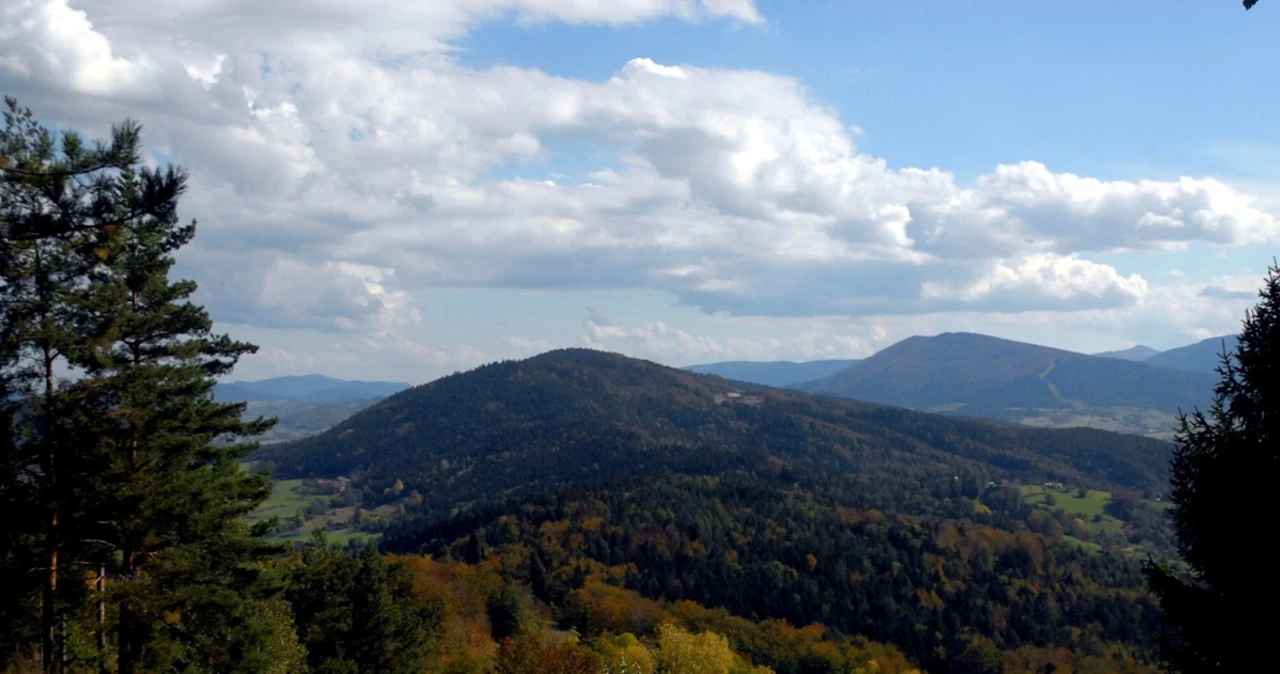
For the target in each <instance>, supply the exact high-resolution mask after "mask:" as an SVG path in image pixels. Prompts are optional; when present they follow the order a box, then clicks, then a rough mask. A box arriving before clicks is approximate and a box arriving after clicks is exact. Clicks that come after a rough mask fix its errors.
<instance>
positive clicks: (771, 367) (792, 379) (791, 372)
mask: <svg viewBox="0 0 1280 674" xmlns="http://www.w3.org/2000/svg"><path fill="white" fill-rule="evenodd" d="M857 362H858V361H856V360H810V361H805V362H800V363H795V362H791V361H785V360H780V361H772V362H753V361H745V360H733V361H726V362H723V363H707V364H705V365H690V366H688V367H686V368H684V369H686V370H689V371H690V372H697V373H699V374H714V375H718V376H721V377H724V378H725V379H732V380H734V381H745V382H747V383H750V384H760V385H762V386H776V387H784V386H791V385H792V384H799V383H801V382H806V381H813V380H815V379H822V378H823V377H826V376H829V375H832V374H835V373H836V372H839V371H840V370H843V369H845V368H847V367H849V366H850V365H853V364H854V363H857Z"/></svg>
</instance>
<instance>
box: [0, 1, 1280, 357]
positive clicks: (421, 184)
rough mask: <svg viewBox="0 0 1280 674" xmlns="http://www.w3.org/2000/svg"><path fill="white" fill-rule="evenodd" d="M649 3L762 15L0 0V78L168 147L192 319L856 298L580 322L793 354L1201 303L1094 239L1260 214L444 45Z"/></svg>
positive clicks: (747, 101) (1231, 194)
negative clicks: (808, 324)
mask: <svg viewBox="0 0 1280 674" xmlns="http://www.w3.org/2000/svg"><path fill="white" fill-rule="evenodd" d="M664 17H674V18H677V19H679V20H683V21H691V22H708V21H721V22H723V23H726V24H728V25H736V24H760V23H763V22H764V21H765V17H763V16H762V15H761V14H760V12H759V11H758V10H757V8H756V7H755V4H754V3H753V2H751V1H750V0H634V1H631V2H620V1H616V0H572V1H568V0H466V1H464V0H436V1H434V2H409V1H408V0H374V1H372V2H366V3H348V2H340V1H339V0H314V1H313V2H310V3H306V4H297V3H266V4H262V5H261V6H259V5H258V4H251V3H247V2H244V0H202V1H201V2H186V3H183V2H178V3H175V2H168V1H161V0H133V1H130V2H122V1H118V0H112V1H110V2H108V1H107V0H87V1H84V2H77V3H75V8H74V9H73V8H72V7H71V6H69V5H68V3H67V1H66V0H42V1H37V0H18V1H17V4H12V3H11V4H10V5H6V6H5V8H4V9H3V10H0V85H3V87H4V88H5V89H6V90H14V91H16V92H17V93H20V94H21V95H22V97H23V102H24V103H27V104H29V105H32V106H33V107H35V108H36V109H37V113H38V114H40V115H41V116H42V117H44V118H46V119H49V121H51V122H55V123H58V124H69V125H73V126H80V127H85V128H86V129H87V130H90V131H98V132H101V131H102V130H104V129H105V125H106V123H107V122H109V121H113V120H116V119H119V118H122V117H125V116H133V117H135V118H139V119H141V120H142V121H143V122H144V123H145V125H146V137H147V140H148V142H149V143H150V144H151V147H153V148H161V147H162V148H164V149H165V154H166V155H168V156H171V157H173V158H174V160H175V161H178V162H180V163H182V164H183V165H185V166H186V167H187V168H189V169H190V171H191V172H192V180H191V191H190V193H189V195H188V197H187V198H186V200H185V201H184V203H183V212H184V213H185V214H188V215H195V216H198V217H199V219H200V222H201V228H200V234H199V236H198V237H197V241H196V244H194V246H193V247H192V250H190V251H188V252H185V253H184V256H183V265H184V267H183V270H184V271H185V272H186V273H188V274H190V275H193V276H194V277H195V278H197V279H198V280H201V281H202V282H203V284H204V287H205V290H204V295H203V296H202V299H205V300H206V301H208V302H209V303H210V306H211V308H212V309H213V310H214V312H215V316H216V317H217V318H219V319H221V320H230V321H237V322H242V323H248V324H253V325H260V326H277V327H295V328H300V327H308V328H318V329H324V330H329V331H337V332H345V333H350V334H352V335H357V336H358V338H359V339H364V340H367V341H368V343H369V344H371V345H374V346H376V347H377V348H380V349H387V350H394V351H396V352H398V353H404V354H406V355H410V356H412V357H414V358H418V359H421V360H422V361H423V362H437V363H450V364H453V363H465V362H468V360H469V359H475V358H477V357H479V355H481V354H480V352H479V351H477V350H474V349H472V350H470V351H468V350H467V349H470V348H471V347H467V349H461V350H458V351H456V352H450V351H448V350H447V349H444V350H442V349H441V348H439V347H429V346H423V345H421V344H418V343H417V342H416V341H415V340H414V339H413V338H412V335H413V334H414V326H416V325H418V324H419V322H420V321H421V315H420V310H419V309H418V308H417V307H416V306H415V304H414V302H413V301H412V294H413V293H414V292H416V291H418V290H420V289H423V288H429V287H437V286H456V287H484V286H497V287H540V288H552V289H562V288H629V287H640V288H655V289H659V290H663V291H668V292H671V293H673V294H674V295H676V296H677V297H678V298H679V299H680V301H682V302H684V303H686V304H693V305H696V306H699V307H701V308H703V309H705V310H706V311H708V312H717V311H727V312H730V313H733V314H738V315H762V316H774V317H787V316H791V317H801V316H806V315H819V316H823V315H832V314H845V315H850V316H855V317H865V318H866V319H867V321H869V322H868V323H866V326H865V329H860V330H861V331H845V332H842V331H841V330H840V329H833V330H834V331H833V332H832V333H831V334H832V335H844V336H833V337H830V338H821V337H820V336H819V335H820V333H819V332H817V331H811V334H810V333H801V334H793V335H791V336H790V337H789V338H788V339H792V340H793V341H792V342H787V343H782V344H771V343H765V342H758V343H757V342H750V343H747V342H742V343H731V342H730V341H729V340H725V339H718V340H717V339H711V340H709V339H706V338H703V337H700V336H698V335H695V334H691V333H690V332H688V331H685V330H682V329H680V328H676V327H673V326H672V325H670V324H668V323H664V322H662V321H654V322H651V323H648V324H646V325H642V326H640V327H630V328H624V327H620V326H616V325H608V324H604V323H589V324H588V339H590V340H597V343H600V344H609V343H614V344H618V343H626V344H631V345H634V347H635V348H643V349H649V350H651V351H652V352H653V353H658V352H659V351H663V350H665V351H666V352H669V353H674V354H687V355H688V356H689V357H695V356H697V357H703V356H705V357H720V356H722V355H723V356H725V357H732V355H733V354H738V356H744V355H746V354H753V353H758V354H765V353H774V352H779V353H781V352H784V351H785V352H789V353H794V354H812V355H814V356H815V357H818V356H821V355H822V354H828V353H841V354H847V353H850V352H852V351H856V350H858V349H864V348H868V347H867V345H868V344H872V343H874V340H875V339H876V337H875V336H874V335H876V334H880V333H877V332H876V330H880V331H881V332H883V333H885V334H887V333H888V332H891V331H890V330H888V329H887V328H884V327H883V325H884V324H886V322H892V323H894V324H895V325H905V324H908V323H910V321H912V320H916V319H913V318H911V317H912V316H917V315H922V316H958V315H961V314H963V313H964V312H970V313H972V314H974V315H975V316H986V317H990V316H998V315H1001V314H1005V313H1014V312H1016V313H1017V314H1018V315H1019V316H1023V317H1033V316H1034V315H1036V314H1035V312H1039V311H1043V312H1054V311H1062V310H1071V311H1075V312H1106V311H1118V310H1122V309H1124V308H1128V310H1132V311H1134V312H1142V311H1146V310H1147V309H1146V307H1149V306H1154V305H1157V304H1159V303H1160V302H1166V303H1168V302H1173V303H1179V304H1178V306H1197V307H1202V306H1203V304H1202V301H1203V300H1205V299H1208V298H1207V297H1205V298H1201V297H1200V296H1199V293H1201V292H1202V291H1203V289H1204V284H1203V283H1202V284H1201V285H1200V286H1197V287H1195V288H1194V290H1191V291H1185V292H1184V290H1183V286H1182V285H1178V286H1176V287H1177V288H1179V290H1178V291H1176V292H1174V291H1169V292H1166V291H1165V290H1162V289H1160V288H1157V287H1153V286H1150V285H1149V283H1148V281H1147V280H1146V279H1144V278H1143V277H1141V276H1139V275H1137V274H1132V273H1126V272H1124V271H1121V270H1119V269H1117V268H1116V267H1115V266H1112V265H1108V264H1101V263H1098V262H1095V261H1092V260H1090V259H1089V256H1090V254H1093V253H1098V252H1103V251H1106V252H1112V251H1126V250H1153V251H1161V250H1168V249H1174V248H1177V247H1181V246H1186V245H1190V244H1197V243H1209V244H1213V245H1221V246H1227V245H1239V244H1246V243H1253V242H1275V241H1277V240H1278V239H1280V224H1278V223H1277V221H1276V217H1275V215H1274V214H1273V213H1272V212H1271V211H1269V210H1268V209H1269V208H1270V207H1271V205H1269V203H1268V202H1265V201H1261V200H1259V199H1255V198H1253V197H1251V196H1250V195H1248V194H1246V193H1244V192H1241V191H1239V190H1237V189H1234V188H1232V187H1230V186H1228V185H1226V184H1224V183H1221V182H1219V181H1216V180H1213V179H1200V178H1181V179H1179V180H1173V181H1135V182H1126V181H1103V180H1098V179H1094V178H1089V177H1083V176H1076V175H1072V174H1069V173H1055V172H1053V171H1052V170H1051V169H1050V168H1049V167H1046V166H1044V165H1043V164H1040V163H1038V162H1034V161H1024V162H1020V163H1009V164H1002V165H999V166H996V167H994V168H993V170H992V171H991V172H990V173H988V174H986V175H984V176H981V177H980V178H978V179H977V180H976V181H975V182H974V183H973V184H972V185H962V184H959V183H958V182H957V179H956V177H955V176H954V175H953V174H951V173H950V172H948V171H946V170H942V169H938V168H930V169H917V168H911V167H901V168H895V167H892V166H890V164H889V162H888V161H887V160H886V159H884V158H880V157H875V156H871V155H868V154H866V153H862V152H860V151H859V150H858V148H857V146H856V143H855V140H856V138H857V136H858V135H859V133H860V131H861V130H860V129H857V128H856V127H853V126H852V125H851V124H850V123H849V120H842V119H841V118H840V117H839V116H838V113H837V111H834V110H831V109H828V108H826V107H824V106H822V105H820V104H818V103H817V102H815V101H814V99H813V98H812V97H810V96H809V95H808V93H807V92H806V91H805V89H804V87H803V86H802V84H801V83H799V82H797V81H795V80H794V79H791V78H787V77H781V76H777V75H772V74H769V73H765V72H759V71H748V70H722V69H709V68H700V67H695V66H690V65H683V64H673V63H658V62H655V61H654V60H652V59H648V58H643V57H640V58H635V59H633V60H631V61H629V62H626V63H620V64H618V68H617V71H616V72H615V73H614V74H613V75H612V76H611V77H609V78H607V79H604V80H602V81H587V80H580V79H572V78H566V77H558V76H555V75H554V74H548V73H545V72H542V71H539V70H535V69H530V68H521V67H514V66H496V67H493V68H489V69H481V70H478V69H474V68H470V67H467V66H465V65H463V64H462V62H461V61H459V60H458V59H456V58H455V57H454V54H453V51H452V50H453V49H454V45H455V44H456V41H457V39H458V38H460V37H461V36H464V35H465V34H466V33H467V32H468V31H469V30H471V29H472V28H474V27H475V26H476V25H478V24H480V23H482V22H485V21H493V20H498V19H502V18H509V19H513V20H515V21H517V22H521V23H548V22H568V23H574V24H599V25H614V26H618V25H627V24H634V23H638V22H645V21H653V20H656V19H660V18H664ZM867 133H869V134H874V133H875V129H868V130H867ZM582 157H591V158H596V157H604V159H600V160H598V162H599V165H590V166H586V167H585V170H583V171H582V175H569V176H567V177H564V178H556V180H555V181H550V180H545V179H542V178H541V176H539V177H538V178H536V179H535V178H519V177H505V178H496V177H493V176H494V175H495V169H501V168H503V167H515V168H513V169H510V170H503V171H499V172H498V173H497V175H510V174H511V173H516V174H520V173H522V171H521V169H520V168H519V167H520V166H521V165H522V164H524V163H528V165H529V168H528V170H527V171H524V172H525V173H528V174H536V173H539V172H540V171H541V170H542V169H543V168H545V167H546V166H548V164H550V165H555V164H556V163H557V162H558V161H560V160H562V159H569V160H578V159H581V158H582ZM1011 159H1017V158H1011ZM593 161H594V160H593ZM568 163H570V164H576V163H580V162H574V161H570V162H568ZM244 249H249V250H251V251H253V252H252V253H249V254H244V253H242V252H241V251H242V250H244ZM1173 280H1175V281H1178V282H1179V283H1181V282H1182V281H1183V279H1173ZM1211 285H1213V284H1211ZM1188 287H1189V286H1188ZM1214 287H1221V288H1223V289H1226V290H1227V291H1229V292H1235V291H1238V290H1239V289H1237V288H1234V287H1231V286H1226V285H1221V284H1217V285H1214ZM1188 292H1189V293H1190V295H1191V297H1188V296H1187V293H1188ZM1207 292H1208V293H1209V294H1211V295H1212V294H1213V293H1214V291H1207ZM1171 311H1172V312H1173V313H1174V314H1176V313H1177V311H1178V309H1176V308H1175V309H1171ZM1082 315H1083V314H1082ZM851 320H852V319H851ZM927 320H933V319H927ZM1027 320H1035V319H1034V318H1027ZM920 321H926V319H920ZM921 324H923V323H921ZM877 326H879V327H877ZM1188 329H1190V328H1188ZM511 339H512V340H517V339H519V338H514V337H513V338H511ZM824 339H825V341H824ZM507 346H508V347H511V348H513V349H517V350H525V351H527V350H529V349H532V348H540V347H541V346H542V343H539V342H537V341H536V340H535V341H530V342H529V343H528V344H519V343H516V342H512V341H508V342H507ZM717 354H719V355H717Z"/></svg>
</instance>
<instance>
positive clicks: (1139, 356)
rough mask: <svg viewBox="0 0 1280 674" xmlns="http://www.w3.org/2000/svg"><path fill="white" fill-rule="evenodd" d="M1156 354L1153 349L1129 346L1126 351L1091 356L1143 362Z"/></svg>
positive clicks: (1142, 346)
mask: <svg viewBox="0 0 1280 674" xmlns="http://www.w3.org/2000/svg"><path fill="white" fill-rule="evenodd" d="M1158 353H1160V352H1159V351H1156V350H1155V349H1153V348H1151V347H1149V346H1145V345H1142V344H1139V345H1137V346H1131V347H1129V348H1127V349H1121V350H1119V351H1103V352H1101V353H1095V354H1093V355H1095V356H1098V357H1100V358H1119V359H1121V360H1137V361H1143V360H1147V359H1148V358H1150V357H1152V356H1154V355H1156V354H1158Z"/></svg>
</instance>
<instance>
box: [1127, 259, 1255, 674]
mask: <svg viewBox="0 0 1280 674" xmlns="http://www.w3.org/2000/svg"><path fill="white" fill-rule="evenodd" d="M1259 296H1260V298H1261V300H1260V302H1259V303H1258V304H1257V306H1256V307H1254V308H1253V309H1252V310H1251V311H1250V312H1248V314H1247V315H1246V317H1245V321H1244V327H1243V330H1242V331H1241V333H1240V341H1239V344H1238V345H1237V346H1236V348H1235V351H1234V352H1233V353H1223V355H1222V359H1221V364H1220V365H1219V367H1218V373H1219V375H1220V382H1219V383H1218V385H1217V387H1216V389H1215V391H1214V398H1213V403H1212V405H1211V406H1210V407H1209V409H1208V411H1207V412H1201V411H1199V410H1197V411H1195V412H1193V413H1192V414H1189V415H1183V416H1182V419H1181V427H1180V430H1179V432H1178V436H1177V447H1176V449H1175V452H1174V458H1173V462H1172V478H1171V484H1172V490H1171V492H1170V499H1169V500H1170V502H1171V503H1172V510H1171V513H1172V517H1173V524H1174V530H1175V532H1176V534H1177V537H1178V547H1179V555H1180V557H1181V560H1182V562H1184V563H1185V565H1186V569H1187V573H1185V574H1183V573H1178V572H1176V571H1175V570H1173V569H1171V568H1170V567H1169V566H1167V565H1161V564H1155V563H1152V562H1148V564H1147V566H1146V569H1145V571H1146V575H1147V579H1148V582H1149V583H1150V585H1151V589H1152V590H1153V591H1154V592H1155V594H1156V595H1157V596H1158V597H1159V599H1160V604H1161V607H1162V608H1163V609H1164V612H1165V616H1166V620H1167V622H1168V624H1169V627H1170V628H1171V629H1170V634H1169V637H1168V639H1167V643H1166V644H1165V649H1164V656H1165V659H1166V660H1167V662H1168V666H1169V669H1170V670H1172V671H1176V672H1185V673H1187V674H1200V673H1202V672H1238V671H1249V670H1251V669H1252V668H1253V667H1256V666H1257V664H1258V663H1264V662H1268V661H1272V660H1274V654H1273V652H1272V651H1273V650H1274V649H1273V646H1272V644H1271V642H1270V639H1271V638H1272V637H1273V636H1274V635H1273V634H1272V632H1273V631H1274V626H1275V620H1274V611H1275V606H1276V605H1277V604H1276V602H1277V600H1280V580H1278V579H1277V576H1276V574H1275V570H1274V563H1273V562H1272V560H1271V558H1270V557H1271V556H1270V555H1268V554H1265V553H1264V552H1263V551H1262V549H1261V548H1260V547H1259V545H1261V544H1260V543H1259V540H1260V539H1259V535H1260V533H1265V532H1260V531H1259V530H1258V528H1257V521H1258V520H1257V519H1256V518H1257V517H1259V516H1261V515H1263V514H1264V513H1268V512H1270V511H1271V510H1273V509H1274V498H1273V493H1274V487H1273V484H1272V483H1273V482H1274V480H1275V479H1276V478H1277V476H1278V475H1280V473H1278V472H1277V469H1280V268H1277V266H1276V265H1274V264H1273V265H1272V266H1271V268H1270V269H1269V270H1268V274H1267V278H1266V282H1265V284H1264V286H1263V288H1262V290H1261V291H1260V293H1259Z"/></svg>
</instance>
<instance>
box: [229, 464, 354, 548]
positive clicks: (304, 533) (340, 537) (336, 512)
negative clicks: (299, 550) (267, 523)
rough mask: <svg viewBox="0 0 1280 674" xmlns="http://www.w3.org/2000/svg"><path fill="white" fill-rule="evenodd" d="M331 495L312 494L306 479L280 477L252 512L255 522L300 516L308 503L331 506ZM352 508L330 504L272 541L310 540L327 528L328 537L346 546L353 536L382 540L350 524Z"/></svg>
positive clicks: (331, 540) (333, 541) (252, 518)
mask: <svg viewBox="0 0 1280 674" xmlns="http://www.w3.org/2000/svg"><path fill="white" fill-rule="evenodd" d="M329 498H330V497H329V496H327V495H321V494H308V493H306V491H305V490H304V488H303V480H279V481H277V482H276V483H275V485H273V487H272V489H271V496H270V497H269V498H267V500H266V501H263V503H262V505H261V506H259V507H258V509H257V510H256V511H254V513H253V514H252V515H250V516H249V519H250V520H251V521H261V520H265V519H269V518H272V517H275V518H278V519H280V520H284V519H288V518H291V517H296V516H297V515H298V513H299V512H302V511H303V510H305V509H306V508H307V506H309V505H312V504H320V505H323V506H328V504H329ZM353 510H354V509H353V508H351V507H345V508H332V507H328V508H327V509H326V510H325V512H323V513H321V514H318V515H314V516H312V517H309V518H307V521H306V524H304V525H303V526H302V528H301V529H299V530H297V531H294V532H291V533H290V534H288V535H286V536H276V537H272V540H279V541H299V540H310V539H311V534H312V532H314V531H316V530H324V531H325V537H326V538H328V539H329V541H330V542H332V543H338V544H340V545H346V544H347V542H348V541H350V540H351V539H353V538H362V539H364V540H365V541H366V542H370V541H374V540H377V539H378V536H379V534H373V533H368V532H362V531H357V530H355V529H353V528H352V527H351V525H350V521H351V515H352V511H353Z"/></svg>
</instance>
